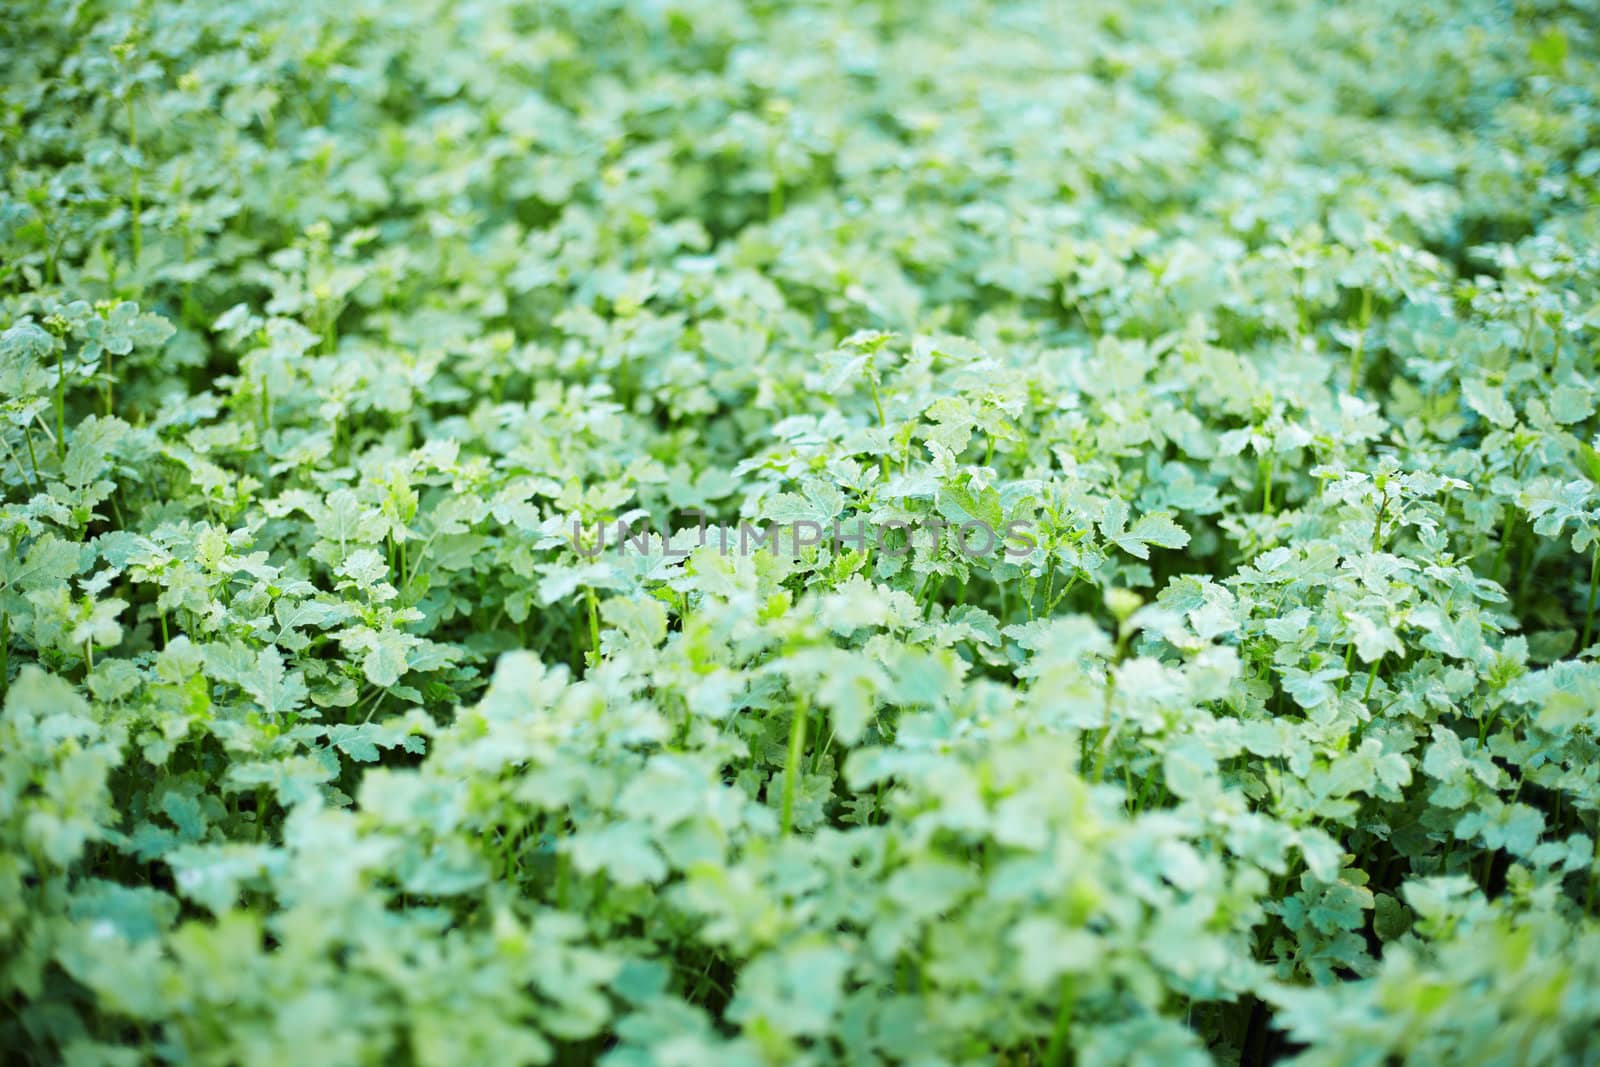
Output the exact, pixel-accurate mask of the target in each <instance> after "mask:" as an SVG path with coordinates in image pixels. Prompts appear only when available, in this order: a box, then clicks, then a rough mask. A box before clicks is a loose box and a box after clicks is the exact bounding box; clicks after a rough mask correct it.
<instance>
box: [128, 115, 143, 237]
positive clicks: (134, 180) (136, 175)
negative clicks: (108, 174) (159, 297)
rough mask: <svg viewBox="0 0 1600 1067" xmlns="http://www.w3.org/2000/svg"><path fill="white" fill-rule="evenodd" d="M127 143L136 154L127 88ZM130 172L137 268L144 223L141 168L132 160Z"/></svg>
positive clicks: (136, 130)
mask: <svg viewBox="0 0 1600 1067" xmlns="http://www.w3.org/2000/svg"><path fill="white" fill-rule="evenodd" d="M128 145H129V147H130V148H132V149H133V151H134V153H135V154H137V153H138V151H139V123H138V120H137V119H136V118H135V116H134V109H133V90H131V89H130V90H128ZM131 170H132V173H131V175H130V176H129V179H128V206H129V208H130V209H131V210H132V212H133V219H132V223H133V229H132V235H133V265H134V268H135V269H137V268H138V266H139V262H140V260H142V259H143V258H144V224H143V223H142V222H141V221H140V219H139V215H140V213H141V211H142V206H141V203H140V190H139V179H140V176H141V174H142V171H143V168H142V167H140V166H139V164H138V162H134V164H133V166H132V168H131Z"/></svg>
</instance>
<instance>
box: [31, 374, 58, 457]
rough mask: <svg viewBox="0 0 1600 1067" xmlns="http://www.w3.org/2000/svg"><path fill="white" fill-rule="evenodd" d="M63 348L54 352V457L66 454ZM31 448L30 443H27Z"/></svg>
mask: <svg viewBox="0 0 1600 1067" xmlns="http://www.w3.org/2000/svg"><path fill="white" fill-rule="evenodd" d="M64 349H65V346H63V347H62V348H61V349H57V350H56V457H57V458H58V459H61V458H65V456H66V454H67V357H66V355H65V354H64ZM29 447H32V442H31V441H30V442H29Z"/></svg>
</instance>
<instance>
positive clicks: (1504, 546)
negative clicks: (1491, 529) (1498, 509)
mask: <svg viewBox="0 0 1600 1067" xmlns="http://www.w3.org/2000/svg"><path fill="white" fill-rule="evenodd" d="M1506 511H1508V512H1509V513H1510V514H1509V515H1507V516H1506V521H1505V530H1504V532H1502V533H1501V534H1500V551H1499V552H1497V553H1495V557H1494V580H1495V581H1496V582H1499V581H1500V580H1501V579H1500V575H1501V573H1502V572H1503V571H1504V570H1505V565H1506V556H1507V555H1509V554H1510V552H1511V541H1512V537H1511V535H1512V534H1513V533H1515V532H1516V530H1517V509H1516V508H1515V507H1513V506H1511V505H1509V504H1508V505H1506Z"/></svg>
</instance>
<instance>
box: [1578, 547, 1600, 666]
mask: <svg viewBox="0 0 1600 1067" xmlns="http://www.w3.org/2000/svg"><path fill="white" fill-rule="evenodd" d="M1597 592H1600V544H1596V545H1595V546H1594V552H1593V557H1592V559H1591V560H1590V562H1589V606H1588V610H1587V611H1585V612H1584V616H1583V640H1582V641H1579V642H1578V651H1579V652H1582V651H1583V650H1584V649H1586V648H1588V647H1589V635H1590V634H1592V633H1594V603H1595V594H1596V593H1597Z"/></svg>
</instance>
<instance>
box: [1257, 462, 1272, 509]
mask: <svg viewBox="0 0 1600 1067" xmlns="http://www.w3.org/2000/svg"><path fill="white" fill-rule="evenodd" d="M1259 467H1260V471H1261V514H1263V515H1271V514H1272V468H1273V460H1272V453H1271V452H1264V453H1262V456H1261V460H1260V463H1259Z"/></svg>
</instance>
